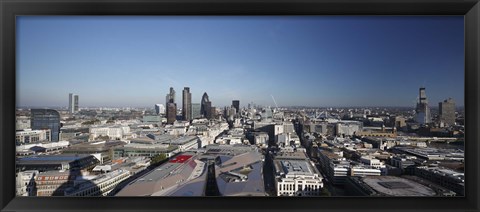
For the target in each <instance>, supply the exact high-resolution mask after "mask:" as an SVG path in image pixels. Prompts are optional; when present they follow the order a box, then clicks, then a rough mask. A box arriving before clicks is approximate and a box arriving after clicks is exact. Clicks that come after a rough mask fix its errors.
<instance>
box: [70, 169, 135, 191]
mask: <svg viewBox="0 0 480 212" xmlns="http://www.w3.org/2000/svg"><path fill="white" fill-rule="evenodd" d="M129 177H130V172H129V171H127V170H123V169H119V170H114V171H112V172H109V173H105V174H101V175H98V176H95V178H93V179H91V180H83V181H84V182H81V183H78V184H77V183H76V185H74V186H72V187H69V188H66V189H65V196H73V197H86V196H107V194H108V193H110V192H111V191H112V190H113V189H114V188H115V187H116V186H117V185H118V184H119V183H121V182H122V181H124V180H126V179H128V178H129Z"/></svg>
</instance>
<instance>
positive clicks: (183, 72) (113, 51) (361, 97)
mask: <svg viewBox="0 0 480 212" xmlns="http://www.w3.org/2000/svg"><path fill="white" fill-rule="evenodd" d="M463 20H464V18H463V16H302V17H296V16H292V17H288V16H287V17H285V16H268V17H240V16H228V17H213V16H188V17H179V16H133V17H131V16H129V17H124V16H120V17H117V16H115V17H110V16H88V17H81V16H19V17H17V37H16V38H17V39H16V40H17V51H16V52H17V56H16V58H17V61H16V63H17V66H16V67H17V72H16V73H17V89H16V99H17V102H16V104H17V105H18V107H66V106H67V105H68V94H69V93H74V94H78V95H79V107H80V108H82V107H86V106H87V105H91V106H88V107H116V108H119V107H123V108H125V107H132V108H135V107H137V108H138V107H141V108H151V107H153V106H154V105H155V104H164V105H165V96H166V94H167V93H168V90H169V88H170V87H173V88H174V89H175V91H176V103H177V106H178V107H181V103H182V101H181V99H182V90H183V88H184V87H190V91H191V93H192V103H200V102H201V101H200V100H201V96H202V94H203V93H204V92H207V93H208V95H209V97H210V100H211V102H212V105H213V106H217V107H221V108H223V107H225V106H230V105H231V103H232V100H240V104H241V107H246V106H247V104H248V103H251V102H254V103H255V104H256V105H264V106H271V107H275V103H274V101H273V99H272V96H274V98H275V100H276V102H277V104H278V105H279V107H294V105H295V106H297V107H412V108H414V107H415V104H416V98H417V96H418V89H419V88H420V87H426V95H427V98H428V101H429V105H430V107H438V103H439V102H442V101H444V100H445V99H448V98H452V99H453V100H454V101H455V104H456V106H457V107H463V106H464V101H465V99H464V98H465V94H464V87H465V81H464V78H465V73H464V70H465V68H464V22H463ZM102 105H103V106H102ZM280 105H285V106H280ZM287 105H292V106H287ZM300 105H305V106H300ZM352 105H363V106H352ZM366 105H371V106H366Z"/></svg>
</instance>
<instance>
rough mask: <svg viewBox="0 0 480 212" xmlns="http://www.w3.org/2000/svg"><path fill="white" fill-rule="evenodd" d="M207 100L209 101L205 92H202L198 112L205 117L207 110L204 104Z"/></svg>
mask: <svg viewBox="0 0 480 212" xmlns="http://www.w3.org/2000/svg"><path fill="white" fill-rule="evenodd" d="M207 102H210V100H209V99H208V94H207V92H205V93H203V96H202V101H201V103H200V104H202V105H201V106H200V113H201V114H202V116H204V117H207V111H208V110H206V108H205V105H206V103H207Z"/></svg>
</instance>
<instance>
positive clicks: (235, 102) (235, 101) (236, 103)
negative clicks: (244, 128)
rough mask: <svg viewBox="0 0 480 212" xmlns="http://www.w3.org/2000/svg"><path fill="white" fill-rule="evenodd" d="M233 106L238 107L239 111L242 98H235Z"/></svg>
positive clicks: (238, 110)
mask: <svg viewBox="0 0 480 212" xmlns="http://www.w3.org/2000/svg"><path fill="white" fill-rule="evenodd" d="M232 106H233V107H234V108H235V109H237V113H239V112H240V100H233V101H232Z"/></svg>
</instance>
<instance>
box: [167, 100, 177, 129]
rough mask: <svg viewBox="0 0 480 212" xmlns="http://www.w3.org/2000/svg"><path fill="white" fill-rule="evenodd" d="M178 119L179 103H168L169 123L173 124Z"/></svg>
mask: <svg viewBox="0 0 480 212" xmlns="http://www.w3.org/2000/svg"><path fill="white" fill-rule="evenodd" d="M176 120H177V104H175V103H171V102H170V103H168V104H167V124H173V123H174V122H175V121H176Z"/></svg>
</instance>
